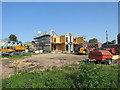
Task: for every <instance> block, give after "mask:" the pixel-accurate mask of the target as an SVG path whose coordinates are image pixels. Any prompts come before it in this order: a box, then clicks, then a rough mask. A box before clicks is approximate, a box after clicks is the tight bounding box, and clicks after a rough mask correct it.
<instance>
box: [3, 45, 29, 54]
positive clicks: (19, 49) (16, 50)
mask: <svg viewBox="0 0 120 90" xmlns="http://www.w3.org/2000/svg"><path fill="white" fill-rule="evenodd" d="M27 48H28V47H26V46H14V47H11V48H9V47H7V48H3V49H1V54H2V56H13V55H14V54H18V53H20V52H23V51H25V49H27Z"/></svg>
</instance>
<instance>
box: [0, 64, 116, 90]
mask: <svg viewBox="0 0 120 90" xmlns="http://www.w3.org/2000/svg"><path fill="white" fill-rule="evenodd" d="M2 85H3V88H117V86H118V66H117V65H114V66H113V65H95V64H94V63H87V64H85V63H80V64H73V65H72V66H61V67H55V66H54V67H53V70H50V69H47V70H45V71H40V72H39V73H38V72H36V71H35V72H29V71H22V72H21V73H19V74H16V75H14V76H12V77H10V78H6V79H3V83H2Z"/></svg>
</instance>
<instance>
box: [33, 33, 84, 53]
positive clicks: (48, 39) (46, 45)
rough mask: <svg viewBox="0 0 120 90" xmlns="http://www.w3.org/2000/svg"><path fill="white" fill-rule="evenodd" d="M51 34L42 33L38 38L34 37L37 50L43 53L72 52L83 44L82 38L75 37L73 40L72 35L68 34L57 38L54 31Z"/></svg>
mask: <svg viewBox="0 0 120 90" xmlns="http://www.w3.org/2000/svg"><path fill="white" fill-rule="evenodd" d="M52 33H53V35H52V34H49V33H44V34H42V35H40V36H39V37H35V38H34V39H35V41H36V42H37V44H38V47H39V48H38V49H40V50H44V51H69V52H72V51H74V49H75V48H78V45H80V44H83V42H84V40H83V39H84V38H83V37H77V38H74V37H73V35H72V34H71V33H70V32H69V33H67V34H66V35H60V36H58V35H57V34H56V33H55V32H54V31H52Z"/></svg>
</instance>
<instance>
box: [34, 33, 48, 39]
mask: <svg viewBox="0 0 120 90" xmlns="http://www.w3.org/2000/svg"><path fill="white" fill-rule="evenodd" d="M44 36H50V34H42V35H40V36H39V37H35V38H34V39H39V38H41V37H44Z"/></svg>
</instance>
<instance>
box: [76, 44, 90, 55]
mask: <svg viewBox="0 0 120 90" xmlns="http://www.w3.org/2000/svg"><path fill="white" fill-rule="evenodd" d="M75 54H82V55H88V54H89V49H87V48H84V47H83V45H80V46H78V49H75Z"/></svg>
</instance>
